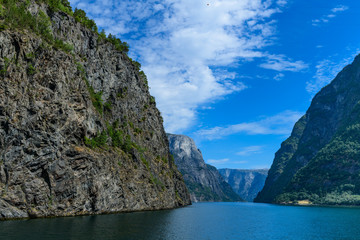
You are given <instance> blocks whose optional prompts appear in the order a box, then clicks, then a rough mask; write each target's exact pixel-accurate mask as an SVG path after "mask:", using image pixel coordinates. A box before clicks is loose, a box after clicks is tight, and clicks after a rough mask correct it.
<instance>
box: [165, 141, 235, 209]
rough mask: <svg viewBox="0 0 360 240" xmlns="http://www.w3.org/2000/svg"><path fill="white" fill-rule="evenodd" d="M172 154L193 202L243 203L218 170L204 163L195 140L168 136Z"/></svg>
mask: <svg viewBox="0 0 360 240" xmlns="http://www.w3.org/2000/svg"><path fill="white" fill-rule="evenodd" d="M167 136H168V139H169V143H170V152H171V153H172V154H173V156H174V159H175V164H176V165H177V167H178V169H179V171H180V172H181V173H182V174H183V176H184V180H185V183H186V185H187V187H188V188H189V191H190V197H191V200H192V201H193V202H204V201H207V202H209V201H210V202H214V201H215V202H216V201H217V202H219V201H242V199H241V198H240V197H239V196H238V195H237V194H236V193H235V192H234V191H233V190H232V189H231V187H230V185H229V184H227V183H226V182H225V181H224V179H223V178H222V176H221V175H220V173H219V172H218V170H217V169H216V168H215V167H213V166H211V165H208V164H206V163H205V162H204V159H203V157H202V154H201V152H200V150H199V149H198V148H197V147H196V145H195V142H194V140H192V139H191V138H189V137H187V136H184V135H175V134H167Z"/></svg>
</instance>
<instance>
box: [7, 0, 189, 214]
mask: <svg viewBox="0 0 360 240" xmlns="http://www.w3.org/2000/svg"><path fill="white" fill-rule="evenodd" d="M0 10H1V11H0V95H1V98H0V219H4V218H26V217H45V216H69V215H81V214H99V213H110V212H121V211H138V210H153V209H166V208H174V207H178V206H183V205H187V204H190V198H189V194H188V191H187V188H186V186H185V184H184V182H183V178H182V176H181V174H180V172H179V171H178V170H177V168H176V166H175V164H174V162H173V161H172V158H171V155H170V153H169V147H168V140H167V137H166V134H165V132H164V129H163V125H162V118H161V115H160V113H159V111H158V109H157V108H156V105H155V101H154V98H153V97H151V96H150V95H149V91H148V86H147V81H146V76H145V75H144V73H143V72H140V71H139V64H138V63H136V62H133V61H132V60H131V59H130V58H129V57H128V56H127V54H126V52H127V48H128V46H127V45H126V43H123V42H121V41H120V40H119V39H117V38H115V37H113V36H111V35H110V36H109V37H106V36H105V35H104V33H100V34H99V33H97V28H96V25H94V22H93V21H92V20H89V19H88V18H87V17H86V15H85V13H84V12H83V11H79V10H77V12H75V13H74V12H72V10H71V8H69V4H68V2H67V1H66V0H61V1H60V0H58V1H56V0H52V1H47V0H37V1H34V0H32V1H12V0H6V1H5V0H0Z"/></svg>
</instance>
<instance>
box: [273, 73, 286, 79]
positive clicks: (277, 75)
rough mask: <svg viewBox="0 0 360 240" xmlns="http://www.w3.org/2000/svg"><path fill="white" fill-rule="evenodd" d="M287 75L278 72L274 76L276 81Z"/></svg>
mask: <svg viewBox="0 0 360 240" xmlns="http://www.w3.org/2000/svg"><path fill="white" fill-rule="evenodd" d="M284 77H285V75H284V74H283V73H278V74H276V75H275V76H274V80H275V81H280V80H282V79H283V78H284Z"/></svg>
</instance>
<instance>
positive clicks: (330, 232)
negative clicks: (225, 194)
mask: <svg viewBox="0 0 360 240" xmlns="http://www.w3.org/2000/svg"><path fill="white" fill-rule="evenodd" d="M0 239H1V240H2V239H6V240H7V239H26V240H31V239H36V240H38V239H61V240H63V239H64V240H66V239H74V240H75V239H76V240H78V239H86V240H89V239H127V240H132V239H149V240H152V239H170V240H178V239H184V240H190V239H194V240H202V239H214V240H221V239H229V240H236V239H249V240H257V239H259V240H268V239H279V240H280V239H281V240H286V239H289V240H290V239H291V240H300V239H301V240H312V239H319V240H320V239H321V240H331V239H336V240H338V239H344V240H345V239H346V240H351V239H360V208H327V207H290V206H287V207H286V206H277V205H268V204H254V203H198V204H194V205H192V206H189V207H186V208H181V209H175V210H169V211H157V212H139V213H125V214H114V215H102V216H89V217H70V218H53V219H33V220H21V221H5V222H0Z"/></svg>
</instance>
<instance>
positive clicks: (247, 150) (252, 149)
mask: <svg viewBox="0 0 360 240" xmlns="http://www.w3.org/2000/svg"><path fill="white" fill-rule="evenodd" d="M262 149H263V146H248V147H244V148H243V149H241V151H240V152H238V153H236V154H237V155H240V156H249V155H251V154H257V153H261V150H262Z"/></svg>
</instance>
